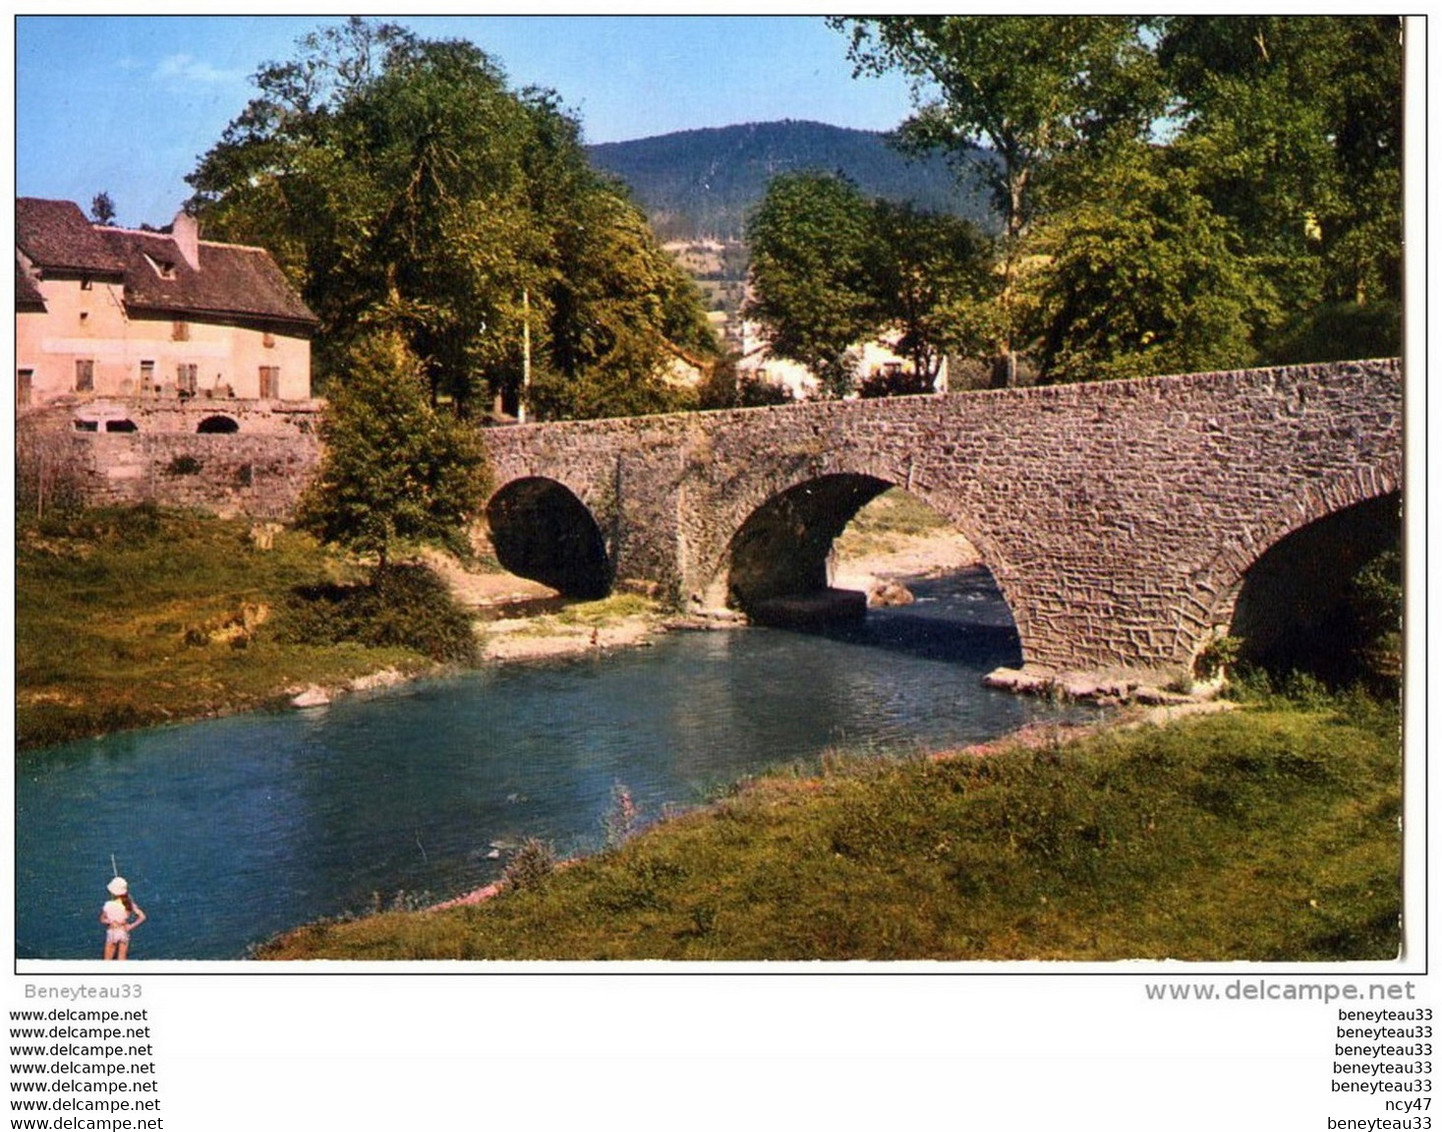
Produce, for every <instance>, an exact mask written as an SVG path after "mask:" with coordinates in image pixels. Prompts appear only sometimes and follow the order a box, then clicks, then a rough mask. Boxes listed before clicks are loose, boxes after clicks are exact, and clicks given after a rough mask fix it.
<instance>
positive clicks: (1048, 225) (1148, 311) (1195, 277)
mask: <svg viewBox="0 0 1442 1132" xmlns="http://www.w3.org/2000/svg"><path fill="white" fill-rule="evenodd" d="M1176 157H1177V155H1176V154H1173V153H1169V152H1168V151H1166V150H1164V149H1159V148H1156V147H1153V146H1148V145H1141V144H1135V145H1133V146H1130V147H1127V148H1125V149H1122V150H1119V151H1117V152H1115V153H1114V154H1112V157H1111V160H1109V161H1107V162H1105V163H1103V164H1097V165H1089V166H1088V167H1087V169H1086V171H1085V174H1084V177H1082V179H1080V180H1078V181H1077V182H1075V183H1073V184H1072V185H1071V186H1070V195H1071V198H1072V203H1071V204H1070V205H1069V206H1068V207H1066V208H1064V209H1059V210H1058V211H1057V212H1055V213H1054V214H1050V215H1048V216H1047V217H1046V218H1044V219H1043V220H1041V221H1039V222H1038V225H1037V231H1036V238H1035V242H1034V249H1035V251H1036V253H1037V259H1036V261H1035V264H1034V266H1033V268H1032V269H1031V270H1029V271H1028V272H1027V273H1025V275H1024V276H1023V280H1022V287H1021V290H1022V294H1023V296H1024V299H1025V300H1026V304H1027V311H1028V314H1029V321H1030V323H1031V328H1032V329H1033V330H1034V331H1035V332H1036V333H1037V335H1038V343H1037V346H1036V349H1035V357H1036V361H1037V364H1038V367H1039V369H1040V374H1041V377H1040V379H1041V380H1042V381H1080V380H1091V379H1096V378H1117V377H1141V376H1144V375H1146V374H1156V373H1185V372H1193V371H1197V370H1207V369H1234V368H1241V367H1243V366H1246V365H1248V364H1251V363H1252V362H1253V361H1255V359H1256V348H1255V345H1254V342H1253V330H1254V328H1255V327H1257V326H1260V325H1267V324H1269V323H1272V322H1275V319H1276V302H1275V295H1274V293H1273V292H1271V290H1270V289H1269V288H1268V286H1267V283H1266V281H1265V280H1264V279H1263V278H1261V277H1260V275H1259V273H1258V271H1257V269H1256V266H1255V264H1254V263H1253V262H1252V261H1251V260H1249V259H1248V258H1247V257H1246V256H1244V255H1243V254H1241V251H1240V244H1241V241H1240V240H1239V238H1238V236H1237V233H1236V230H1235V228H1234V226H1233V224H1232V223H1231V222H1230V221H1229V220H1228V219H1227V218H1226V217H1222V216H1218V215H1217V214H1216V213H1215V212H1214V211H1213V210H1212V208H1211V206H1210V205H1209V204H1208V202H1207V200H1206V198H1205V197H1204V196H1202V195H1201V194H1200V193H1198V192H1197V191H1196V186H1195V179H1194V176H1193V175H1191V174H1190V173H1189V171H1188V170H1187V169H1186V168H1185V167H1184V166H1179V164H1178V162H1177V160H1176ZM1079 176H1082V175H1079Z"/></svg>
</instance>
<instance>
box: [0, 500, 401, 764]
mask: <svg viewBox="0 0 1442 1132" xmlns="http://www.w3.org/2000/svg"><path fill="white" fill-rule="evenodd" d="M249 532H250V525H249V523H247V522H235V521H226V520H221V519H214V518H208V517H205V516H200V515H193V514H178V513H167V512H162V511H159V510H156V509H154V508H147V507H141V508H134V509H124V510H107V511H90V512H85V513H83V514H81V515H78V516H74V517H69V518H64V519H50V520H46V521H45V522H43V523H35V522H27V523H22V524H21V525H20V526H19V527H18V529H17V532H16V571H15V587H16V629H15V655H16V685H17V687H16V693H17V694H16V732H17V737H18V742H19V745H20V746H21V747H22V748H30V747H39V746H48V745H50V744H54V743H59V742H63V741H66V740H69V739H74V738H80V737H83V736H88V735H97V734H103V733H106V732H110V731H116V730H121V729H124V728H130V727H142V726H147V725H151V724H156V723H163V722H165V721H168V720H173V719H188V718H198V717H201V716H205V715H210V714H216V713H221V712H228V711H238V710H243V709H247V708H254V707H260V706H265V705H268V704H271V703H275V702H278V700H279V698H280V697H281V696H282V695H283V693H284V690H285V689H286V688H288V687H292V686H296V685H306V684H311V683H321V684H324V683H333V682H339V681H344V680H347V679H350V678H352V677H354V676H359V675H362V674H365V673H369V672H374V671H377V670H378V669H381V668H386V667H394V668H398V669H401V670H403V671H415V670H418V669H420V668H423V667H425V665H426V664H427V663H428V662H427V660H426V659H425V658H424V657H422V656H421V655H419V654H418V653H416V652H414V651H412V650H410V649H407V648H400V647H389V648H363V647H361V646H359V645H356V644H353V643H346V644H332V645H319V644H307V643H297V644H283V643H281V641H280V640H279V637H280V636H281V633H280V632H279V631H278V630H279V629H281V628H283V624H282V614H281V612H280V611H281V609H282V607H283V605H284V604H285V601H286V599H287V597H288V595H290V594H291V592H292V591H293V590H294V588H295V587H297V586H302V585H318V584H327V583H341V582H351V581H355V580H356V579H357V578H359V577H360V574H359V573H358V572H357V571H356V570H355V569H354V568H353V567H351V566H349V565H348V564H347V563H346V562H344V561H343V560H341V559H339V558H337V557H335V556H333V555H330V554H328V553H326V552H324V551H323V550H322V549H321V548H320V547H318V546H317V544H316V543H315V541H314V540H313V539H311V538H309V537H308V536H305V535H301V534H297V533H295V532H290V531H283V532H281V533H280V534H278V535H277V536H276V537H275V541H274V547H273V549H271V550H268V551H262V550H258V549H256V548H255V546H254V545H253V544H252V542H251V540H250V538H249ZM247 612H248V613H249V616H250V619H251V622H252V627H251V629H250V631H249V632H247V633H245V634H244V639H243V647H239V646H238V645H233V644H231V643H229V642H225V641H221V640H211V639H209V631H210V630H213V629H217V628H220V627H221V626H223V625H224V624H225V623H226V622H229V621H235V620H238V619H241V618H242V617H243V616H245V615H246V614H247ZM257 612H260V613H261V616H262V617H265V620H263V621H262V622H261V623H259V624H254V622H255V620H256V614H257Z"/></svg>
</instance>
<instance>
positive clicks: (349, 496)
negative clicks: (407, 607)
mask: <svg viewBox="0 0 1442 1132" xmlns="http://www.w3.org/2000/svg"><path fill="white" fill-rule="evenodd" d="M347 363H348V364H347V368H346V380H345V381H344V382H338V383H337V384H336V386H335V388H334V390H333V392H332V394H331V397H330V399H329V403H328V404H327V406H326V411H325V416H324V418H323V420H322V424H321V440H322V441H323V443H324V446H325V455H324V458H323V459H322V462H321V467H320V470H319V472H318V473H317V475H316V478H315V480H314V481H313V482H312V484H311V486H310V487H309V489H308V490H307V492H306V495H305V497H304V498H303V499H302V501H301V505H300V508H299V512H298V515H297V524H298V525H299V526H301V527H302V528H304V529H307V530H310V531H312V532H313V533H314V534H315V535H316V536H317V537H318V538H319V539H320V540H321V541H322V542H327V543H333V544H335V545H338V546H342V547H345V548H347V549H348V550H351V551H353V552H354V553H357V554H362V555H374V556H375V557H376V558H377V560H378V563H379V565H378V567H377V569H378V571H380V572H382V573H383V572H384V571H385V569H386V566H387V564H388V563H389V562H390V560H391V558H392V556H393V552H394V549H395V546H396V544H397V543H398V542H400V541H402V540H416V541H421V542H437V543H440V544H442V545H447V546H451V547H453V548H459V547H460V546H461V539H462V536H463V534H464V531H465V528H466V526H467V525H468V524H469V522H470V521H471V520H472V519H473V518H474V517H475V515H476V514H478V513H479V510H480V507H481V504H482V502H483V500H484V498H485V492H486V486H487V474H486V463H485V454H484V450H483V448H482V447H481V443H480V438H479V436H478V434H477V433H476V430H475V428H474V427H473V426H470V425H467V424H466V423H465V422H462V421H458V420H457V419H455V418H454V417H453V416H451V415H449V414H444V413H439V412H437V411H436V409H435V408H434V407H433V406H432V405H431V403H430V400H429V397H428V395H427V393H428V391H427V387H426V381H425V379H424V377H423V376H422V372H421V366H420V363H419V361H418V359H417V358H416V357H415V356H414V354H412V353H411V352H410V350H409V349H408V347H407V346H406V344H405V342H404V340H403V339H402V337H401V335H400V334H399V333H398V332H397V331H395V330H394V329H392V330H387V331H379V332H374V333H372V334H370V335H368V336H366V337H365V338H363V339H361V340H359V341H357V342H356V343H354V344H353V345H352V347H351V349H350V352H349V354H348V357H347Z"/></svg>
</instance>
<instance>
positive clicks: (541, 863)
mask: <svg viewBox="0 0 1442 1132" xmlns="http://www.w3.org/2000/svg"><path fill="white" fill-rule="evenodd" d="M555 871H556V850H555V848H554V846H552V845H551V843H550V842H549V841H542V840H541V839H540V838H538V837H528V838H526V840H525V841H523V842H521V844H520V846H519V847H518V848H517V849H516V851H515V853H513V854H512V855H511V859H510V861H508V862H507V863H506V871H505V872H504V873H502V874H501V880H502V881H503V882H504V884H505V885H506V887H507V888H512V889H522V888H534V887H535V886H536V885H538V884H540V883H541V882H542V881H543V880H545V879H546V878H547V877H548V876H550V875H551V874H552V873H554V872H555Z"/></svg>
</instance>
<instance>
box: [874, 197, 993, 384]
mask: <svg viewBox="0 0 1442 1132" xmlns="http://www.w3.org/2000/svg"><path fill="white" fill-rule="evenodd" d="M871 225H872V249H873V250H872V256H871V270H870V281H869V286H870V290H871V293H872V295H873V297H874V298H875V301H876V305H877V310H878V315H879V321H880V324H881V326H880V329H881V330H882V331H883V333H885V334H888V335H890V336H891V348H892V349H893V350H895V351H896V353H898V354H900V355H902V356H903V357H905V358H907V359H909V360H910V362H911V368H912V373H913V375H914V376H915V384H916V385H917V386H919V387H920V391H923V392H930V391H931V390H932V389H933V388H934V386H935V383H936V377H937V374H938V373H939V372H940V371H941V363H942V362H943V360H945V358H946V356H947V355H948V354H964V355H968V356H978V355H981V354H982V353H984V352H985V351H986V350H987V349H988V348H989V346H990V345H991V342H992V341H993V340H994V337H995V330H994V327H993V326H992V323H991V320H990V311H989V309H988V308H989V305H990V299H991V297H992V292H993V279H992V273H991V270H990V268H991V262H992V250H991V244H990V241H988V240H987V239H985V238H984V237H983V236H982V234H981V232H980V231H979V230H978V229H977V227H976V226H975V225H974V224H971V223H970V222H968V221H966V220H962V219H960V218H958V217H955V216H947V215H944V214H941V213H931V212H921V211H918V210H917V209H915V208H913V207H911V206H910V205H897V204H893V203H891V202H890V201H885V200H876V201H873V202H872V204H871Z"/></svg>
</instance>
